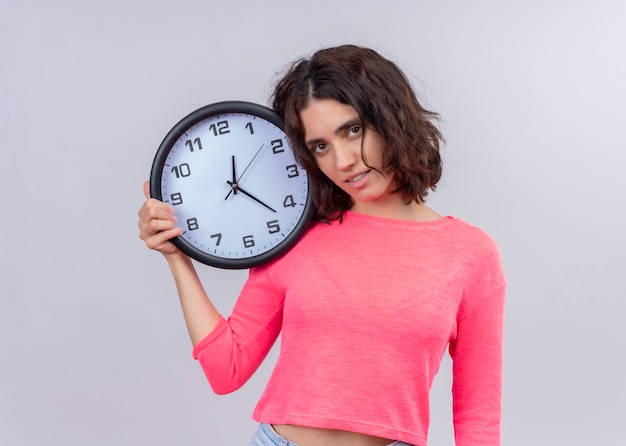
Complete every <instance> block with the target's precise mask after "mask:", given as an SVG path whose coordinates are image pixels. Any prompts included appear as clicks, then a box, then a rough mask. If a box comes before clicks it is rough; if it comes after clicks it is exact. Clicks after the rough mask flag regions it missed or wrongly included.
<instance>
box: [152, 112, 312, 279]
mask: <svg viewBox="0 0 626 446" xmlns="http://www.w3.org/2000/svg"><path fill="white" fill-rule="evenodd" d="M196 113H197V112H196ZM192 115H193V114H192ZM190 116H191V115H190ZM184 121H185V120H183V121H181V123H183V122H184ZM181 123H179V126H180V124H181ZM175 129H176V128H175ZM175 129H173V130H172V131H173V132H174V130H175ZM183 129H184V130H185V131H184V133H182V135H179V136H176V135H174V137H175V138H174V139H172V138H170V139H171V140H172V141H171V142H169V143H167V144H166V142H167V141H168V137H166V139H165V140H164V144H162V146H161V148H160V149H159V153H157V158H156V159H155V166H153V174H154V173H155V172H154V170H155V168H156V170H160V175H161V176H160V181H159V185H158V186H159V188H160V197H158V198H160V199H161V200H162V201H163V202H165V203H168V204H169V205H171V206H173V208H174V210H175V214H176V218H177V221H178V225H179V226H180V227H182V228H183V233H182V235H181V236H180V239H182V242H181V240H178V241H179V243H178V246H179V247H180V248H181V249H183V251H185V252H186V253H187V254H189V255H191V256H192V257H194V258H196V260H200V261H202V262H204V263H208V264H212V265H214V266H220V267H225V268H243V267H249V266H251V265H253V264H258V263H261V260H263V261H265V260H267V259H268V258H269V256H270V255H271V253H273V252H276V251H278V250H279V248H280V247H281V245H282V244H285V243H286V242H287V241H291V240H290V239H292V238H295V237H296V236H297V234H295V233H299V232H301V231H302V228H303V225H304V223H305V221H304V220H305V214H306V212H305V211H306V209H307V208H308V205H307V203H308V197H309V182H308V177H307V175H306V172H305V171H304V170H303V169H302V167H300V165H298V164H297V162H296V161H295V158H294V155H293V152H292V149H291V147H290V146H289V145H288V142H287V139H286V137H285V134H284V132H283V131H282V130H281V129H280V128H279V127H278V126H277V125H276V124H275V123H273V122H270V121H269V120H266V119H264V118H261V117H259V116H258V115H257V114H256V113H255V114H251V113H246V112H238V111H236V112H228V111H227V112H222V113H219V114H217V115H213V116H210V117H208V118H204V119H202V120H200V121H199V122H196V123H195V124H191V125H189V126H183ZM178 133H180V131H179V132H178ZM168 136H169V135H168ZM164 145H165V147H164ZM157 176H158V172H157ZM151 181H152V179H151ZM259 256H261V257H260V258H259ZM253 258H254V259H255V260H253V261H250V260H251V259H253Z"/></svg>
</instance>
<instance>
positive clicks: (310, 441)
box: [139, 45, 506, 446]
mask: <svg viewBox="0 0 626 446" xmlns="http://www.w3.org/2000/svg"><path fill="white" fill-rule="evenodd" d="M273 107H274V108H275V109H276V110H277V111H278V112H279V113H280V114H281V115H282V116H283V117H284V119H285V132H286V134H287V136H288V138H289V139H290V141H291V143H292V145H293V148H294V151H295V153H296V157H297V158H298V160H299V161H300V163H301V164H302V165H303V166H304V167H305V168H306V169H307V172H308V173H309V175H310V176H311V178H312V179H313V181H314V187H313V193H314V202H315V205H316V215H315V219H314V220H315V221H314V223H313V224H312V225H311V228H310V229H308V230H307V232H306V233H305V235H304V236H303V237H302V238H301V240H300V241H299V242H298V243H297V244H296V246H295V247H294V248H292V249H291V250H290V251H289V252H288V253H286V254H285V255H284V256H282V257H281V258H279V259H278V260H275V261H273V262H271V263H269V264H267V265H264V266H262V267H257V268H252V269H251V270H250V274H249V278H248V280H247V282H246V284H245V285H244V287H243V289H242V291H241V294H240V295H239V298H238V300H237V302H236V305H235V308H234V309H233V313H232V314H231V315H230V316H229V318H228V320H226V319H225V318H223V317H222V316H221V315H220V314H219V313H218V312H217V311H216V309H215V308H214V307H213V305H212V304H211V301H210V300H209V298H208V297H207V294H206V293H205V290H204V288H203V286H202V284H201V283H200V281H199V279H198V276H197V275H196V273H195V271H194V268H193V266H192V263H191V261H190V260H189V258H187V257H186V256H185V255H184V254H183V253H181V252H180V251H179V250H178V249H177V248H176V247H175V246H174V245H173V244H172V243H170V242H169V241H168V240H169V239H171V238H172V237H175V236H177V235H179V234H180V233H181V229H180V228H179V227H177V226H176V221H175V219H174V214H173V210H172V209H171V208H170V207H168V206H166V205H165V204H163V203H161V202H159V201H157V200H154V199H151V198H149V196H148V191H147V184H146V185H144V191H145V193H146V202H145V204H144V205H143V206H142V208H141V209H140V211H139V227H140V237H141V238H142V239H143V240H144V241H145V242H146V244H147V246H148V247H149V248H152V249H155V250H157V251H159V252H161V253H162V254H163V255H164V256H165V258H166V259H167V261H168V264H169V266H170V268H171V271H172V274H173V276H174V280H175V281H176V285H177V288H178V292H179V296H180V300H181V304H182V308H183V312H184V315H185V319H186V323H187V327H188V330H189V334H190V336H191V340H192V342H193V345H194V356H195V357H196V358H197V359H198V360H199V362H200V364H201V365H202V367H203V369H204V371H205V374H206V376H207V378H208V380H209V382H210V384H211V386H212V388H213V389H214V391H215V392H217V393H226V392H231V391H234V390H236V389H237V388H239V387H240V386H242V385H243V384H244V383H245V382H246V381H247V380H248V378H250V376H251V375H252V374H253V373H254V372H255V370H256V369H257V368H258V366H259V365H260V363H261V362H262V361H263V359H264V358H265V356H266V355H267V353H268V352H269V350H270V348H271V347H272V345H273V344H274V342H275V340H276V339H277V337H278V335H279V333H282V337H281V349H280V355H279V358H278V361H277V364H276V367H275V369H274V371H273V373H272V376H271V378H270V380H269V382H268V384H267V387H266V389H265V391H264V393H263V395H262V396H261V399H260V401H259V402H258V404H257V406H256V408H255V410H254V414H253V416H254V418H255V419H256V420H257V421H259V422H260V423H261V424H260V427H259V431H258V433H257V435H256V436H255V438H254V439H253V442H252V445H278V444H280V445H299V446H326V445H347V446H383V445H390V444H393V445H407V444H411V445H416V446H425V445H426V441H427V431H428V424H429V390H430V387H431V385H432V382H433V379H434V377H435V374H436V373H437V370H438V368H439V364H440V362H441V358H442V356H443V354H444V353H445V351H446V349H448V350H449V352H450V355H451V357H452V358H453V379H454V382H453V397H454V403H453V406H454V407H453V410H454V427H455V437H456V444H457V446H469V445H481V446H492V445H493V446H495V445H499V444H500V403H501V369H502V325H503V309H504V296H505V287H506V281H505V277H504V273H503V271H502V266H501V261H500V256H499V252H498V248H497V246H496V245H495V243H494V241H493V240H492V239H491V238H490V237H489V236H488V235H487V234H486V233H484V232H483V231H482V230H480V229H478V228H476V227H473V226H471V225H469V224H468V223H465V222H464V221H462V220H460V219H458V218H454V217H450V216H441V215H439V214H437V213H436V212H435V211H433V210H432V209H430V208H429V207H428V206H426V204H425V203H424V199H425V197H426V195H427V193H428V191H429V190H430V189H433V188H434V187H435V186H436V184H437V181H438V180H439V178H440V176H441V158H440V155H439V144H440V141H441V135H440V133H439V131H438V130H437V128H436V127H435V125H434V123H433V121H434V120H435V119H436V118H437V116H436V115H435V114H434V113H432V112H429V111H428V110H425V109H424V108H423V107H422V106H421V105H420V104H419V102H418V100H417V99H416V97H415V95H414V93H413V91H412V89H411V86H410V84H409V82H408V81H407V79H406V77H405V76H404V74H403V73H402V72H401V71H400V69H399V68H398V67H397V66H396V65H395V64H394V63H392V62H391V61H389V60H387V59H385V58H384V57H382V56H381V55H380V54H378V53H377V52H375V51H373V50H371V49H368V48H362V47H356V46H350V45H348V46H341V47H335V48H328V49H324V50H321V51H318V52H317V53H315V54H314V55H313V56H311V57H310V58H307V59H302V60H299V61H297V62H295V63H294V64H293V65H292V66H291V67H290V69H289V70H288V71H287V72H286V74H285V75H284V77H283V78H282V79H281V80H280V81H279V82H278V84H277V86H276V89H275V92H274V97H273Z"/></svg>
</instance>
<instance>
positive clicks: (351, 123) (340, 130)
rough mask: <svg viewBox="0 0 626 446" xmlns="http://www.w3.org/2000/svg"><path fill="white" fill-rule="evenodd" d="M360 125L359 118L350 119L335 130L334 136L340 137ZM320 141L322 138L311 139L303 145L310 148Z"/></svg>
mask: <svg viewBox="0 0 626 446" xmlns="http://www.w3.org/2000/svg"><path fill="white" fill-rule="evenodd" d="M360 123H361V118H359V117H358V116H357V117H354V118H351V119H349V120H347V121H346V122H344V123H343V124H341V125H340V126H339V127H337V128H336V129H335V135H340V134H342V133H344V132H345V131H346V130H348V129H349V128H350V127H352V126H354V125H357V124H360ZM322 141H323V139H322V138H313V139H308V140H306V141H305V142H304V143H305V144H306V145H307V147H310V146H312V145H315V144H318V143H320V142H322Z"/></svg>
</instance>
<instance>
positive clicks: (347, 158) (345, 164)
mask: <svg viewBox="0 0 626 446" xmlns="http://www.w3.org/2000/svg"><path fill="white" fill-rule="evenodd" d="M357 159H358V156H357V154H356V153H355V151H354V147H351V146H350V145H349V144H343V145H338V146H336V148H335V162H336V163H337V168H338V169H339V170H346V169H349V168H351V167H352V166H354V165H355V164H356V162H357Z"/></svg>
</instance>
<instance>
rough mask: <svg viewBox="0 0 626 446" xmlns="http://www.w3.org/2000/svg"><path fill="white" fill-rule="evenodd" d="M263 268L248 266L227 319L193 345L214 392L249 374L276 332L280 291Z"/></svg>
mask: <svg viewBox="0 0 626 446" xmlns="http://www.w3.org/2000/svg"><path fill="white" fill-rule="evenodd" d="M266 273H267V271H266V268H256V269H254V268H253V269H252V270H250V275H249V277H248V280H247V281H246V283H245V285H244V287H243V289H242V291H241V294H240V295H239V298H238V299H237V302H236V304H235V307H234V308H233V312H232V314H231V315H230V317H229V318H228V320H226V319H224V318H223V317H222V319H221V320H220V322H219V324H218V325H217V327H216V328H215V329H214V330H213V331H212V332H211V333H209V334H208V335H207V336H206V337H205V338H204V339H202V340H201V341H200V342H199V343H198V344H197V345H196V346H195V347H194V349H193V356H194V358H195V359H198V360H199V362H200V365H201V366H202V369H203V371H204V373H205V375H206V377H207V379H208V381H209V384H210V385H211V388H212V389H213V391H214V392H215V393H217V394H225V393H229V392H232V391H235V390H237V389H238V388H240V387H241V386H242V385H243V384H245V382H246V381H248V379H249V378H250V377H251V376H252V374H253V373H254V372H255V371H256V370H257V369H258V367H259V366H260V365H261V363H262V362H263V359H265V357H266V356H267V354H268V353H269V351H270V349H271V348H272V345H273V344H274V342H275V341H276V338H277V337H278V334H279V333H280V330H281V326H282V319H283V299H284V296H283V293H281V292H279V291H277V290H275V289H274V287H273V286H272V284H271V282H270V280H269V279H268V277H267V274H266Z"/></svg>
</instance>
